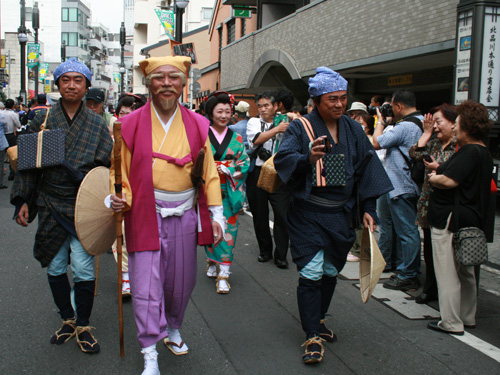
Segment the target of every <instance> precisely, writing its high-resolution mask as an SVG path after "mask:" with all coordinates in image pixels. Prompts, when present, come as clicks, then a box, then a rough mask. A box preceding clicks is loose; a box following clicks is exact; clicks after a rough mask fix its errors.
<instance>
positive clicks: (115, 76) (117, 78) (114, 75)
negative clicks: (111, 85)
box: [113, 73, 121, 84]
mask: <svg viewBox="0 0 500 375" xmlns="http://www.w3.org/2000/svg"><path fill="white" fill-rule="evenodd" d="M120 78H121V77H120V73H113V79H114V80H115V82H116V83H117V84H120Z"/></svg>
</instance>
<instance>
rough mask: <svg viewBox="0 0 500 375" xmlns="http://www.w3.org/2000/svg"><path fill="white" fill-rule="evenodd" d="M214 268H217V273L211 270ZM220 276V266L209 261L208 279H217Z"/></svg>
mask: <svg viewBox="0 0 500 375" xmlns="http://www.w3.org/2000/svg"><path fill="white" fill-rule="evenodd" d="M213 266H215V271H214V270H213V269H212V270H210V267H213ZM218 274H219V264H218V263H216V262H213V261H211V260H208V259H207V277H210V278H211V279H215V278H216V277H217V275H218Z"/></svg>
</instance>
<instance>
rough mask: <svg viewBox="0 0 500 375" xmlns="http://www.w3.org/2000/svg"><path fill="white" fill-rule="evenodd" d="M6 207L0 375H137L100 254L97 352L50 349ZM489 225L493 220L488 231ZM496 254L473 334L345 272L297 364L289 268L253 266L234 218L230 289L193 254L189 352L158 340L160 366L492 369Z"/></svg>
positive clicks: (20, 232)
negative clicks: (318, 338)
mask: <svg viewBox="0 0 500 375" xmlns="http://www.w3.org/2000/svg"><path fill="white" fill-rule="evenodd" d="M9 186H11V182H9ZM8 201H9V190H8V189H4V190H0V220H1V225H0V253H1V256H0V327H1V330H0V332H1V339H0V353H2V355H1V359H0V374H8V375H10V374H40V375H45V374H89V375H90V374H91V375H99V374H120V375H128V374H140V373H141V372H142V369H143V358H142V355H141V353H140V347H139V344H138V342H137V340H136V337H135V335H136V330H135V323H134V321H133V316H132V304H131V302H130V301H129V300H128V301H125V302H124V330H125V357H124V358H121V357H120V351H119V334H118V333H119V332H118V307H117V306H118V304H117V297H116V289H117V287H116V285H117V284H116V283H117V281H116V264H115V262H114V258H113V256H112V255H109V254H104V255H102V256H101V258H100V271H99V281H98V295H97V297H96V298H95V304H94V310H93V315H92V318H91V325H92V326H94V327H96V329H95V331H94V333H95V336H96V337H97V338H98V340H99V343H100V344H101V352H100V353H99V354H95V355H88V354H84V353H82V352H81V351H80V349H79V348H78V346H77V344H76V341H75V340H71V341H69V342H67V343H65V344H64V345H61V346H55V345H51V344H50V343H49V338H50V336H51V335H52V334H53V332H54V331H55V330H56V329H57V328H58V327H59V325H60V318H59V316H58V315H57V310H56V308H55V306H54V303H53V301H52V297H51V294H50V291H49V286H48V283H47V276H46V273H45V270H44V269H42V268H41V267H40V265H39V263H38V262H37V261H36V260H35V259H34V258H33V255H32V246H33V239H34V234H35V230H36V227H35V225H33V224H32V225H31V226H29V227H28V228H22V227H20V226H18V225H17V224H15V222H14V221H13V220H12V214H13V207H12V206H10V204H9V202H8ZM499 219H500V218H499V217H498V215H497V228H498V227H500V221H499ZM497 232H500V230H498V229H497ZM498 235H500V233H498ZM497 238H499V239H500V237H497ZM497 242H500V240H499V241H497ZM499 252H500V249H499V247H498V246H497V245H496V244H493V245H492V246H491V247H490V261H491V263H490V264H489V265H488V266H487V267H483V271H482V273H481V288H480V291H479V307H478V313H477V328H476V329H473V330H468V331H467V333H466V335H465V336H464V337H463V338H462V339H460V340H459V339H457V338H456V337H453V336H450V335H447V334H442V333H438V332H434V331H431V330H429V329H427V328H426V325H427V322H428V320H426V319H425V317H424V318H423V319H409V318H408V317H407V316H405V314H403V313H401V312H398V311H397V309H395V308H393V307H391V306H389V305H388V304H387V303H385V302H384V298H379V299H375V298H372V299H371V300H370V301H369V302H368V303H367V304H363V303H362V300H361V296H360V292H359V289H358V288H357V287H356V283H357V281H356V280H353V279H349V278H345V277H344V278H343V279H341V280H339V284H338V287H337V291H336V293H335V297H334V300H333V303H332V306H331V308H330V314H331V316H330V317H329V321H328V325H329V326H330V327H331V328H333V330H334V331H335V333H336V334H337V336H338V341H337V342H336V343H333V344H329V343H326V344H325V359H324V361H323V362H322V363H321V364H319V365H314V366H306V365H303V364H302V362H301V355H302V353H303V349H302V348H301V347H300V345H301V344H302V343H303V341H304V338H305V337H304V333H303V332H302V330H301V327H300V322H299V317H298V310H297V304H296V295H295V293H296V285H297V272H296V270H295V267H294V266H291V267H290V268H289V269H286V270H281V269H278V268H276V267H275V266H274V264H272V262H269V263H264V264H262V263H258V262H257V255H258V249H257V243H256V240H255V237H254V233H253V226H252V222H251V217H250V216H248V215H244V216H242V217H241V224H240V231H239V234H238V240H237V247H236V250H235V261H234V265H233V266H232V267H231V271H232V275H231V277H230V283H231V286H232V290H231V293H230V294H228V295H218V294H217V293H216V291H215V282H214V280H213V279H208V278H207V277H206V276H205V260H204V251H203V249H202V248H199V252H198V260H199V263H198V282H197V285H196V288H195V291H194V293H193V295H192V298H191V302H190V304H189V306H188V309H187V312H186V317H185V321H184V327H183V328H182V330H181V333H182V336H183V339H184V340H185V341H186V343H187V345H188V346H189V354H188V355H185V356H174V355H173V354H172V353H170V351H168V350H167V349H166V348H165V347H164V345H163V344H162V343H158V345H157V347H158V351H159V365H160V370H161V372H162V374H169V375H176V374H218V375H225V374H332V373H335V374H402V373H404V374H440V375H446V374H467V375H470V374H479V373H481V374H498V373H500V349H499V348H500V282H499V281H500V272H499V271H498V270H497V269H500V267H499V264H500V256H499ZM289 261H290V263H291V259H290V258H289ZM350 267H351V268H352V267H353V266H352V265H351V266H350ZM354 267H355V266H354ZM404 297H405V298H404V302H403V303H404V304H405V305H406V308H407V309H410V310H411V309H414V308H416V306H417V305H416V304H415V302H414V301H413V299H412V296H411V295H405V296H404ZM433 306H434V307H435V308H437V305H436V304H434V305H433ZM431 307H432V306H431ZM485 353H488V355H487V354H485Z"/></svg>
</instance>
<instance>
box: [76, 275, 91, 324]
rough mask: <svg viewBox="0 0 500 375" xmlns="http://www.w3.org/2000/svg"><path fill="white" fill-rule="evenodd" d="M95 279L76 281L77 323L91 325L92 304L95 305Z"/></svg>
mask: <svg viewBox="0 0 500 375" xmlns="http://www.w3.org/2000/svg"><path fill="white" fill-rule="evenodd" d="M94 289H95V280H93V281H80V282H78V283H75V304H76V325H77V326H79V327H85V326H88V325H89V320H90V314H91V313H92V306H93V305H94Z"/></svg>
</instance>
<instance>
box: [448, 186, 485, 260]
mask: <svg viewBox="0 0 500 375" xmlns="http://www.w3.org/2000/svg"><path fill="white" fill-rule="evenodd" d="M459 204H460V202H459V189H458V188H457V189H456V191H455V209H454V212H453V215H454V216H455V219H454V220H455V223H456V225H457V227H458V212H459ZM453 250H454V252H455V259H456V261H457V262H458V263H459V264H461V265H463V266H479V265H480V264H483V263H486V262H487V261H488V244H487V241H486V235H485V234H484V232H483V231H482V230H481V229H479V228H476V227H464V228H460V229H458V230H457V231H456V232H455V233H453Z"/></svg>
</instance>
